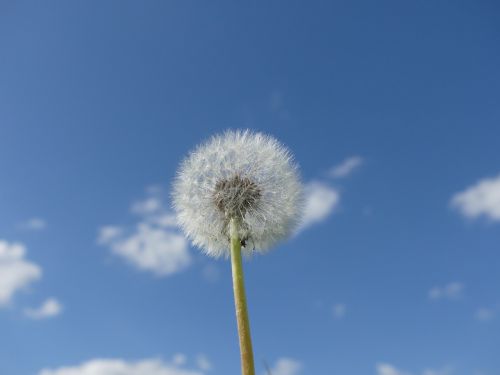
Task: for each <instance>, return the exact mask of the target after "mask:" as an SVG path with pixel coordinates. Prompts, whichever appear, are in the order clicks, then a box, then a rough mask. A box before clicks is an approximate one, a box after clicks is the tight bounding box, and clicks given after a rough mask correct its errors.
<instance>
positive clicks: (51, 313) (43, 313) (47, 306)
mask: <svg viewBox="0 0 500 375" xmlns="http://www.w3.org/2000/svg"><path fill="white" fill-rule="evenodd" d="M62 309H63V306H62V305H61V303H60V302H59V301H58V300H57V299H55V298H49V299H47V300H46V301H45V302H44V303H42V305H41V306H40V307H38V308H35V309H26V310H24V314H25V315H26V316H27V317H28V318H31V319H46V318H52V317H55V316H57V315H59V314H61V312H62Z"/></svg>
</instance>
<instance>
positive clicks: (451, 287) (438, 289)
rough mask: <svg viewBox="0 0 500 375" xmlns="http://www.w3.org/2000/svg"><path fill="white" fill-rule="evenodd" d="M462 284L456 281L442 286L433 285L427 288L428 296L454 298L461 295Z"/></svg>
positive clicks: (432, 297)
mask: <svg viewBox="0 0 500 375" xmlns="http://www.w3.org/2000/svg"><path fill="white" fill-rule="evenodd" d="M463 291H464V284H462V283H459V282H457V281H455V282H452V283H448V284H446V285H443V286H435V287H433V288H431V289H430V290H429V293H428V295H429V298H430V299H432V300H440V299H447V300H456V299H460V298H461V297H462V296H463Z"/></svg>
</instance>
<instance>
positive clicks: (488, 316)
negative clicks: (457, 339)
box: [474, 307, 496, 322]
mask: <svg viewBox="0 0 500 375" xmlns="http://www.w3.org/2000/svg"><path fill="white" fill-rule="evenodd" d="M495 316H496V311H495V310H494V309H489V308H486V307H481V308H479V309H477V310H476V313H475V314H474V317H475V318H476V320H478V321H480V322H489V321H490V320H493V319H494V318H495Z"/></svg>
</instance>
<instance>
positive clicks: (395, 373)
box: [375, 363, 453, 375]
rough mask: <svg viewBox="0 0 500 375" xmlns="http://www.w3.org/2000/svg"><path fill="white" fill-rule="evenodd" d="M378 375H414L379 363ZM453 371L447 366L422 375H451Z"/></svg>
mask: <svg viewBox="0 0 500 375" xmlns="http://www.w3.org/2000/svg"><path fill="white" fill-rule="evenodd" d="M375 368H376V371H377V375H412V374H411V373H410V372H407V371H402V370H400V369H398V368H396V367H395V366H393V365H391V364H389V363H378V364H377V365H376V366H375ZM452 372H453V369H452V367H451V366H445V367H443V368H442V369H425V370H424V371H422V372H421V373H420V374H421V375H451V374H452Z"/></svg>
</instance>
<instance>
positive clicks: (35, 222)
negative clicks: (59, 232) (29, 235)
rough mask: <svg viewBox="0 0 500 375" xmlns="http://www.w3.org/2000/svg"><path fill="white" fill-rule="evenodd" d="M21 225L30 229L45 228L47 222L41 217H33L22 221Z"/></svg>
mask: <svg viewBox="0 0 500 375" xmlns="http://www.w3.org/2000/svg"><path fill="white" fill-rule="evenodd" d="M21 227H22V228H23V229H28V230H43V229H45V228H46V227H47V222H46V221H45V220H44V219H41V218H39V217H32V218H31V219H28V220H26V221H24V222H22V223H21Z"/></svg>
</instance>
